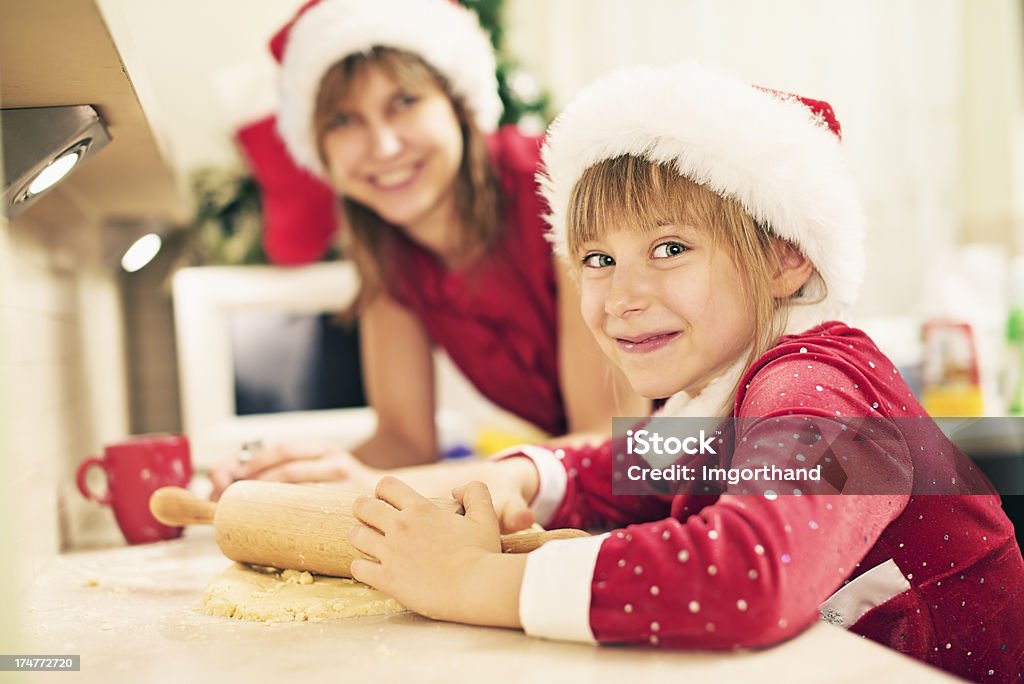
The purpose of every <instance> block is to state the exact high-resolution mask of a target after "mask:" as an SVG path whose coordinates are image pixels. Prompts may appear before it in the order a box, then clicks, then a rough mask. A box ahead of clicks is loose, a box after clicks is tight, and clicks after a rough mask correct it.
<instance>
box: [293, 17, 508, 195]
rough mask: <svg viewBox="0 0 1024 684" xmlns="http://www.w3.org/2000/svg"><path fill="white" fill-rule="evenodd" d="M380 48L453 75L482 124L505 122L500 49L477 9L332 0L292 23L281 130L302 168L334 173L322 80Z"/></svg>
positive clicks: (456, 89) (452, 83)
mask: <svg viewBox="0 0 1024 684" xmlns="http://www.w3.org/2000/svg"><path fill="white" fill-rule="evenodd" d="M375 46H382V47H390V48H396V49H399V50H405V51H407V52H412V53H415V54H416V55H418V56H419V57H421V58H422V59H423V60H424V61H425V62H426V63H427V64H429V65H430V66H432V67H433V68H434V69H436V70H437V71H438V73H440V74H441V75H442V76H444V77H445V78H446V79H447V80H448V83H449V85H450V86H451V89H452V92H453V93H454V94H455V95H457V96H459V97H462V98H463V99H464V101H465V103H466V105H467V107H468V108H469V110H470V112H471V114H472V116H473V117H474V119H475V121H476V123H477V125H478V126H479V127H480V129H481V130H483V131H485V132H490V131H493V130H494V129H495V128H496V127H497V124H498V120H499V119H500V118H501V112H502V106H501V98H500V97H498V82H497V79H496V77H495V61H494V51H493V49H492V48H491V42H490V38H489V37H488V35H487V32H486V31H484V30H483V29H482V28H481V27H480V23H479V21H478V20H477V17H476V14H475V13H474V12H472V11H471V10H467V9H465V8H463V7H461V6H459V5H456V4H454V3H451V2H448V1H447V0H324V1H323V2H321V3H319V4H317V5H314V6H312V7H310V8H309V9H308V10H306V11H305V12H304V13H303V14H302V15H301V16H300V17H299V18H298V20H297V21H296V22H295V24H294V25H293V26H292V27H291V30H290V32H289V35H288V39H287V44H286V47H285V51H284V59H283V61H282V63H281V106H280V111H279V112H278V131H279V132H280V133H281V137H282V139H284V141H285V144H286V145H287V146H288V150H289V151H290V152H291V155H292V157H294V158H295V161H296V162H297V163H298V164H299V166H302V167H303V168H306V169H308V170H309V171H311V172H313V173H314V174H316V175H318V176H320V177H321V178H326V177H327V173H326V170H325V169H324V168H323V164H322V163H321V161H320V155H319V153H318V151H317V141H316V135H315V132H314V131H313V114H314V111H315V108H316V97H317V93H318V92H319V89H320V80H321V79H322V78H323V76H324V74H325V73H327V71H328V69H330V68H331V67H332V66H333V65H334V64H336V63H337V62H339V61H341V60H342V59H344V58H345V57H347V56H348V55H351V54H356V53H361V52H368V51H369V50H371V49H372V48H373V47H375Z"/></svg>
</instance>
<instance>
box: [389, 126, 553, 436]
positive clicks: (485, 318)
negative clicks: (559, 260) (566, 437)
mask: <svg viewBox="0 0 1024 684" xmlns="http://www.w3.org/2000/svg"><path fill="white" fill-rule="evenodd" d="M488 142H489V148H490V154H491V161H492V164H493V166H494V169H495V170H496V172H497V175H498V178H499V181H500V183H501V190H502V199H501V201H502V207H503V210H504V218H505V232H504V234H503V235H502V237H501V239H500V242H499V244H498V245H497V246H496V247H495V248H494V249H492V250H491V252H490V253H489V254H488V255H487V256H485V257H484V258H483V259H482V260H481V261H480V262H478V263H476V264H474V265H473V266H472V267H471V268H470V269H467V270H463V271H448V270H447V269H446V268H445V267H444V265H442V264H441V262H440V261H438V259H437V258H436V257H435V256H434V255H433V254H432V253H430V252H428V251H427V250H425V249H423V248H422V247H420V246H418V245H416V244H415V243H413V242H412V241H410V240H408V239H407V238H405V237H404V236H402V235H401V234H398V233H397V231H396V238H395V242H396V243H397V244H396V247H397V249H396V250H395V252H396V253H395V254H394V258H395V261H394V263H395V268H394V270H393V274H394V275H393V280H394V282H392V283H391V284H390V287H389V290H390V292H391V294H392V296H394V297H395V299H396V300H397V301H398V302H399V303H401V304H402V305H404V306H405V307H407V308H408V309H409V310H410V311H412V312H413V313H414V314H416V316H417V317H418V318H419V319H420V321H421V322H422V323H423V325H424V327H425V328H426V329H427V332H428V333H429V334H430V337H431V339H432V340H433V341H434V342H435V343H436V344H438V345H440V346H441V347H443V348H444V349H445V351H446V352H447V353H448V355H449V356H450V357H451V359H452V361H453V362H454V363H455V365H456V366H457V367H458V368H459V369H460V370H461V371H462V372H463V374H465V376H466V377H467V378H468V379H469V380H470V381H471V382H472V383H473V385H474V386H476V388H477V389H478V390H479V391H480V393H481V394H483V395H484V396H485V397H487V398H488V399H490V400H491V401H493V402H494V403H495V404H497V405H498V406H501V407H502V408H504V409H506V410H508V411H510V412H511V413H514V414H515V415H517V416H520V417H521V418H523V419H525V420H527V421H529V422H530V423H533V424H534V425H536V426H537V427H539V428H540V429H541V430H543V431H544V432H546V433H548V434H551V435H560V434H564V433H565V431H566V428H567V424H566V414H565V408H564V406H563V403H562V394H561V390H560V388H559V381H558V377H559V375H558V305H557V298H556V284H555V271H554V262H553V257H552V254H551V247H550V244H549V243H548V242H547V240H545V239H544V232H545V230H546V224H545V223H544V219H543V216H544V215H545V213H546V208H545V205H544V204H543V201H542V200H541V198H540V196H539V195H538V194H537V183H536V180H535V178H534V175H535V174H536V172H537V166H538V164H539V161H540V151H539V146H540V140H539V139H537V138H530V137H525V136H523V135H522V134H521V133H519V132H518V131H517V130H516V129H515V128H514V127H511V126H509V127H505V128H502V129H501V130H500V131H498V133H496V134H495V135H493V136H491V137H490V139H489V140H488Z"/></svg>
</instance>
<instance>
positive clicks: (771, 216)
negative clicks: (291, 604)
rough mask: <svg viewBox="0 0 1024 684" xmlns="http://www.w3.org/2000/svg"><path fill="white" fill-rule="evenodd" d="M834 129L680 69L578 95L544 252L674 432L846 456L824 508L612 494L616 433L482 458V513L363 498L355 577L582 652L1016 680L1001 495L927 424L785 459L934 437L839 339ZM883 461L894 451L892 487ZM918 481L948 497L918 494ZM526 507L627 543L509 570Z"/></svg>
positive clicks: (384, 490) (840, 271) (564, 132)
mask: <svg viewBox="0 0 1024 684" xmlns="http://www.w3.org/2000/svg"><path fill="white" fill-rule="evenodd" d="M839 137H840V129H839V124H838V122H837V121H836V119H835V117H834V116H833V114H832V110H831V108H830V107H829V106H828V105H827V104H826V103H824V102H818V101H813V100H806V99H802V98H798V97H795V96H791V95H785V94H781V93H778V92H774V91H769V90H764V89H760V88H756V87H752V86H750V85H748V84H746V83H743V82H741V81H738V80H736V79H734V78H733V77H730V76H728V75H724V74H720V73H718V72H715V71H713V70H708V69H706V68H702V67H700V66H697V65H694V64H685V65H681V66H678V67H675V68H669V69H660V70H654V69H631V70H624V71H621V72H618V73H616V74H613V75H611V76H609V77H608V78H606V79H604V80H602V81H600V82H599V83H597V84H596V85H594V86H592V87H590V88H589V89H587V90H585V91H584V92H582V93H581V94H580V95H579V96H578V97H577V99H576V100H575V102H574V103H573V104H572V105H570V106H569V108H567V109H566V111H565V112H564V113H563V114H562V115H561V117H560V118H559V119H558V121H556V123H555V124H554V125H553V127H552V128H551V131H550V133H549V138H548V141H547V144H546V148H545V152H544V159H545V165H546V174H547V175H546V178H545V179H544V190H545V193H546V196H547V199H548V201H549V203H550V206H551V212H552V213H551V224H552V239H553V241H554V243H555V245H556V247H557V248H558V250H559V251H560V252H561V253H562V254H565V255H567V256H568V257H569V258H570V259H571V261H572V262H573V263H574V264H576V272H577V275H578V276H579V278H580V281H581V287H582V311H583V316H584V318H585V320H586V322H587V325H588V327H589V328H590V331H591V332H592V333H593V335H594V337H595V338H596V339H597V342H598V344H599V345H600V346H601V347H602V349H603V350H604V351H605V353H606V354H607V355H608V356H609V357H610V358H611V359H612V360H613V361H614V363H615V364H616V365H617V366H619V367H620V368H621V369H622V370H623V371H624V372H625V374H626V375H627V377H628V378H629V380H630V382H631V383H632V385H633V387H634V388H635V389H636V390H637V391H638V392H639V393H640V394H641V395H643V396H645V397H648V398H651V399H664V400H665V403H664V406H663V408H662V409H661V411H660V413H659V415H660V416H666V417H668V416H673V417H681V416H693V417H705V418H706V417H712V416H720V417H732V418H733V419H735V426H736V427H735V430H736V434H735V438H734V439H735V441H734V445H733V447H732V448H731V451H730V452H729V453H727V454H725V455H724V456H720V457H719V458H721V462H724V463H725V464H726V465H737V464H745V463H775V464H778V465H779V466H784V465H787V464H789V463H790V461H791V459H795V461H801V459H806V460H807V461H808V465H810V464H811V463H813V462H815V460H816V461H817V462H819V463H826V464H831V465H830V466H829V467H828V468H825V470H827V471H829V474H828V475H827V477H826V478H825V479H826V480H827V482H825V481H823V482H822V483H818V484H812V485H811V487H812V490H811V491H813V492H815V493H806V492H805V493H804V494H803V495H799V496H798V495H795V494H796V492H793V489H794V488H795V487H793V485H792V483H787V487H788V488H787V487H783V488H781V489H778V488H777V489H776V491H768V490H767V489H765V490H763V491H762V492H761V493H755V494H744V493H743V491H744V490H745V489H749V485H750V483H748V482H744V483H741V484H740V485H737V486H729V487H728V488H727V489H726V490H725V491H724V492H723V493H721V494H720V495H711V496H687V495H676V496H654V495H648V496H640V495H634V496H623V495H615V494H614V493H613V492H614V489H615V487H614V485H615V483H616V482H617V480H616V478H617V477H621V476H622V473H623V472H624V471H623V469H622V466H624V465H625V464H627V463H629V461H628V458H629V457H628V456H627V454H624V453H623V452H622V450H621V446H622V444H621V442H616V443H612V442H605V443H603V444H600V445H597V446H592V447H586V448H578V449H557V450H554V451H551V450H548V449H544V448H540V447H523V448H520V449H516V450H514V451H513V453H509V454H507V455H506V456H505V457H504V458H503V459H502V460H498V461H496V462H492V463H489V464H486V465H481V466H477V467H476V469H475V471H474V472H473V473H472V474H473V476H474V477H478V478H479V479H480V480H483V481H484V482H485V483H486V484H484V483H482V482H471V483H470V484H468V485H465V486H462V487H459V488H457V489H455V490H454V491H453V496H455V497H456V498H457V499H458V500H460V501H461V502H462V503H463V505H464V507H465V510H466V515H465V517H459V516H452V515H450V514H446V513H443V512H442V511H440V510H439V509H437V508H435V507H433V506H431V505H430V504H429V502H427V501H426V500H425V499H424V498H423V497H422V496H421V495H420V494H419V493H418V492H417V491H415V490H414V489H412V488H411V487H410V486H409V484H406V483H410V484H412V485H414V486H415V487H417V488H418V489H420V490H421V491H431V490H432V493H433V492H436V490H438V489H439V488H440V484H441V483H442V480H443V478H442V476H441V473H440V471H438V470H437V469H434V470H433V471H432V472H426V471H423V470H422V469H411V470H407V471H399V472H398V473H396V475H397V478H402V479H403V480H405V482H403V481H402V480H400V479H397V478H396V477H385V478H383V479H381V480H380V481H379V483H378V484H377V487H376V492H375V493H376V497H375V498H373V497H364V498H361V499H359V500H357V502H356V504H355V506H354V508H353V510H354V512H355V514H356V516H357V517H358V519H359V520H360V521H361V522H362V524H360V525H357V526H356V527H355V528H353V530H352V532H351V539H352V541H353V543H354V544H355V545H356V547H357V548H359V549H360V550H361V551H362V552H364V553H365V554H366V555H367V556H368V557H370V558H371V559H373V560H358V561H356V562H354V563H353V564H352V572H353V574H354V575H355V577H356V578H357V579H359V580H362V581H364V582H367V583H369V584H371V585H373V586H375V587H377V588H379V589H381V590H383V591H385V592H387V593H389V594H391V595H392V596H394V597H395V598H396V599H398V600H399V601H401V602H402V603H403V604H404V605H406V606H408V607H409V608H411V609H412V610H415V611H417V612H420V613H422V614H424V615H427V616H430V617H434V618H437V619H444V620H453V621H460V622H467V623H473V624H484V625H497V626H508V627H517V628H522V629H524V630H525V631H526V632H527V633H528V634H532V635H536V636H541V637H547V638H554V639H569V640H578V641H585V642H601V643H642V644H650V645H653V646H661V647H670V648H710V649H733V648H741V647H755V646H765V645H770V644H774V643H778V642H780V641H782V640H784V639H787V638H789V637H792V636H793V635H795V634H797V633H799V632H800V631H801V630H803V629H805V628H806V627H807V626H808V625H810V624H811V623H812V622H814V621H815V620H817V619H819V617H822V618H824V619H827V620H828V621H829V622H832V623H834V624H839V625H842V626H844V627H845V628H847V629H850V630H852V631H853V632H855V633H858V634H861V635H863V636H866V637H868V638H871V639H873V640H875V641H878V642H879V643H882V644H885V645H887V646H890V647H891V648H894V649H896V650H898V651H901V652H903V653H906V654H909V655H912V656H914V657H916V658H919V659H921V660H924V661H926V662H928V663H932V664H934V665H936V666H938V667H941V668H943V669H946V670H948V671H950V672H954V673H956V674H958V675H961V676H964V677H969V678H973V679H978V680H985V681H1018V679H1019V678H1020V677H1021V676H1022V675H1021V672H1022V660H1024V638H1022V635H1024V590H1022V589H1024V587H1022V582H1024V579H1022V577H1024V562H1022V560H1021V555H1020V551H1019V549H1018V548H1017V546H1016V544H1015V542H1014V539H1013V531H1012V527H1011V525H1010V524H1009V521H1008V520H1007V519H1006V517H1005V515H1004V514H1003V513H1002V511H1001V509H1000V507H999V499H998V496H996V495H994V494H992V493H991V492H992V490H991V486H990V485H988V483H987V481H985V480H984V478H983V477H982V476H980V475H979V474H978V472H977V471H976V470H975V469H973V468H972V467H971V466H970V465H969V464H968V465H965V464H953V465H950V466H949V467H948V468H946V469H945V470H943V471H942V474H943V475H944V476H947V475H950V473H952V475H951V476H950V477H948V480H947V482H948V481H951V483H952V484H950V485H948V486H946V487H943V486H942V483H941V482H937V480H936V478H935V477H934V474H935V473H937V472H939V470H936V468H938V467H939V466H936V463H939V462H940V461H941V459H939V457H938V452H937V451H935V450H929V449H926V447H929V448H930V447H931V446H932V443H931V442H930V441H929V442H928V443H927V444H926V443H925V442H924V441H922V438H919V437H916V436H915V435H916V434H919V433H921V434H923V433H922V431H920V430H916V431H915V429H902V428H901V429H900V430H901V432H902V436H899V435H897V436H896V437H895V438H894V439H891V440H890V441H889V442H886V443H884V444H883V443H882V442H880V441H878V440H872V439H865V440H857V439H854V440H850V441H848V442H846V443H845V444H844V449H843V450H842V451H841V452H840V450H839V447H838V446H836V445H838V444H839V442H833V443H832V444H833V446H832V448H831V450H830V449H829V448H826V447H824V446H822V444H824V443H825V442H826V441H828V440H821V442H820V443H819V442H818V441H816V440H817V438H812V439H807V440H803V441H801V444H802V445H803V446H802V447H801V449H800V451H799V453H794V450H793V449H791V448H790V446H788V445H787V444H790V435H789V434H784V433H786V432H792V429H791V426H792V424H793V422H794V421H795V422H797V423H799V422H801V421H808V420H812V421H813V422H814V423H815V424H816V425H817V426H818V427H819V428H821V429H823V430H826V431H827V430H829V429H830V426H831V427H835V428H836V430H835V431H836V432H837V433H839V432H841V431H842V430H843V425H844V424H845V423H846V422H848V421H850V419H871V420H875V421H877V422H878V424H885V425H893V424H898V423H899V422H900V421H907V422H908V423H909V424H911V425H918V424H920V423H922V422H926V423H928V424H931V421H930V419H928V418H927V415H926V414H925V412H924V411H923V409H922V408H921V406H920V405H919V404H918V402H917V401H915V399H914V397H913V396H912V395H911V393H910V391H909V389H908V388H907V386H906V384H905V383H904V382H903V380H902V379H901V377H900V376H899V374H898V373H897V372H896V370H895V368H894V367H893V364H892V363H891V362H890V361H889V360H888V359H887V358H886V357H885V356H884V355H883V354H882V353H881V352H880V351H879V350H878V348H877V347H876V346H875V345H874V343H873V342H872V341H871V340H870V339H869V338H868V337H867V336H866V335H865V334H864V333H863V332H861V331H859V330H857V329H855V328H851V327H849V326H848V325H846V324H845V323H843V322H842V320H843V318H844V317H845V315H846V311H847V309H848V308H849V305H850V304H851V303H852V302H853V300H854V298H855V296H856V293H857V290H858V287H859V284H860V279H861V272H862V268H863V251H862V246H861V242H862V236H863V228H862V218H861V213H860V211H859V208H858V204H857V201H856V197H855V191H854V186H853V182H852V180H851V178H850V177H849V175H848V173H847V172H846V170H845V168H844V164H843V160H842V156H841V151H840V146H839ZM783 418H785V420H783ZM787 421H789V422H788V423H787ZM779 424H781V425H784V429H783V430H780V429H778V428H776V427H775V426H776V425H779ZM864 434H866V433H864ZM792 437H796V438H801V440H802V437H803V435H792ZM889 437H892V435H889ZM798 441H800V440H798ZM879 445H883V446H885V453H883V452H882V451H881V450H880V446H879ZM776 447H778V448H776ZM840 453H841V456H840V455H839V454H840ZM805 454H806V455H805ZM812 454H813V456H812ZM880 456H881V457H884V462H885V463H889V462H890V461H891V462H892V465H888V466H886V468H888V472H887V473H886V474H885V475H884V476H883V477H878V476H877V475H876V474H875V468H874V466H875V465H878V463H879V462H881V461H880V460H879V459H878V457H880ZM832 458H836V459H841V466H842V467H841V468H840V467H838V465H837V463H836V462H834V461H832V460H831V459H832ZM865 459H866V460H865ZM691 462H696V461H691ZM950 463H952V461H950ZM926 466H927V468H931V469H932V470H926V469H925V468H926ZM469 472H470V471H469V470H466V469H463V470H461V471H458V474H462V475H465V474H467V473H469ZM352 474H353V476H354V477H356V476H366V475H367V473H365V472H362V473H360V472H355V471H353V473H352ZM369 475H375V473H370V474H369ZM926 476H927V477H926ZM926 479H927V480H931V482H937V484H935V485H934V486H933V487H932V489H931V490H930V491H933V492H937V493H927V494H926V493H922V491H923V490H924V489H928V487H929V482H928V481H926ZM463 481H465V480H463ZM879 483H883V484H885V483H887V484H888V486H884V487H883V486H881V485H880V484H879ZM972 491H973V492H982V493H981V494H974V495H968V494H967V492H972ZM824 492H832V493H833V494H832V495H828V494H825V493H824ZM780 494H782V495H780ZM526 502H531V505H532V514H531V513H530V512H529V511H526V510H525V507H526ZM533 515H535V516H536V519H537V521H538V522H540V523H541V524H542V525H544V526H546V527H566V526H573V527H585V528H591V529H593V528H603V529H609V528H618V529H613V531H611V532H608V533H605V534H600V535H597V536H593V537H590V538H585V539H575V540H567V541H559V542H552V543H549V544H547V545H545V546H544V547H542V548H541V549H539V550H537V551H534V552H533V553H530V554H527V555H511V554H506V555H502V554H501V553H500V552H499V543H498V532H499V529H500V528H504V529H505V530H506V531H508V530H511V529H516V528H520V527H522V526H524V525H526V524H528V523H529V522H530V521H531V519H532V517H533Z"/></svg>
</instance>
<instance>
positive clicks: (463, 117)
mask: <svg viewBox="0 0 1024 684" xmlns="http://www.w3.org/2000/svg"><path fill="white" fill-rule="evenodd" d="M371 66H375V67H377V68H379V69H381V70H382V71H383V72H384V73H385V74H387V75H388V76H389V77H390V78H392V79H394V80H395V82H396V83H398V84H399V85H400V86H402V87H404V88H408V89H410V90H415V89H417V88H419V87H422V85H423V84H433V85H436V86H437V87H438V88H440V89H441V90H442V91H443V92H444V93H445V94H446V95H447V96H448V99H449V100H451V102H452V107H453V109H454V110H455V116H456V119H457V120H458V122H459V128H460V130H461V131H462V161H461V163H460V164H459V170H458V174H457V175H456V177H455V181H454V182H455V207H456V211H457V212H458V215H459V218H460V220H461V230H462V235H461V236H460V240H459V244H461V245H465V246H466V247H467V249H470V248H472V247H482V248H483V249H484V250H487V249H490V248H491V247H493V246H494V244H495V243H496V242H497V238H498V236H499V235H500V234H501V231H502V220H501V206H500V200H501V196H500V194H499V191H498V181H497V179H496V177H495V174H494V171H493V169H492V168H491V165H490V161H489V158H488V155H487V141H486V139H485V137H484V135H483V133H482V132H481V131H480V129H479V128H478V127H477V125H476V123H475V122H474V120H473V117H472V116H471V115H470V114H469V112H468V111H467V108H466V105H465V103H464V102H463V101H462V99H461V98H459V97H455V96H453V95H452V90H451V87H450V86H449V84H448V82H447V80H446V79H445V78H444V77H443V76H441V74H439V73H438V72H437V71H436V70H435V69H433V68H432V67H431V66H430V65H429V64H427V63H426V62H424V61H423V60H422V59H420V58H419V57H418V56H416V55H415V54H413V53H411V52H406V51H404V50H396V49H393V48H386V47H379V46H378V47H374V48H372V49H371V50H370V51H369V52H366V53H355V54H351V55H349V56H347V57H346V58H345V59H343V60H341V61H340V62H338V63H337V64H335V65H334V66H332V67H331V68H330V69H328V70H327V72H326V73H325V74H324V77H323V78H322V79H321V81H320V89H319V91H318V93H317V99H316V109H315V111H314V114H313V127H314V134H315V135H316V140H317V145H318V147H319V149H320V156H321V158H322V157H323V145H322V142H323V139H324V136H325V135H326V133H327V130H328V126H329V125H330V121H331V117H332V116H333V115H334V113H335V111H336V107H337V104H338V103H339V102H341V101H342V100H344V98H345V97H347V96H348V94H349V92H350V90H351V88H352V86H353V84H354V83H357V82H358V81H359V79H361V78H363V76H364V75H365V74H366V73H367V70H368V69H369V68H370V67H371ZM325 165H326V162H325ZM342 207H343V208H344V211H345V215H346V217H347V218H348V223H349V229H350V234H349V235H348V236H346V237H347V238H348V239H347V241H346V244H343V245H342V248H343V251H344V252H345V253H346V254H347V255H350V256H351V257H352V258H353V260H354V261H355V263H356V266H357V268H358V269H359V274H360V280H361V286H360V291H359V295H358V296H357V297H356V300H355V303H354V304H353V306H352V309H351V313H355V314H358V313H359V312H361V311H362V309H363V308H364V307H365V305H366V304H367V303H369V301H370V300H371V299H372V298H373V296H374V295H376V294H377V293H378V292H379V291H380V288H381V287H382V286H385V285H386V284H387V283H389V282H390V279H391V278H392V277H393V272H392V269H391V266H392V258H393V249H394V241H395V238H396V237H397V232H396V231H397V230H398V228H397V227H396V226H394V225H392V224H389V223H387V222H386V221H384V220H383V219H382V218H381V217H380V216H379V215H378V214H377V213H376V212H374V211H373V210H371V209H369V208H368V207H366V206H364V205H362V204H360V203H358V202H356V201H354V200H352V199H350V198H347V197H345V198H343V200H342Z"/></svg>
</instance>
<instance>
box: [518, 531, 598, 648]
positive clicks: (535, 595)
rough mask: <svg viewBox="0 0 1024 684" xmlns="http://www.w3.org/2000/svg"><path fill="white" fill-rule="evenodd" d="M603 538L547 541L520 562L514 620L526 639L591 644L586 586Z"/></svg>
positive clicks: (593, 640) (592, 574)
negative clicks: (523, 568) (523, 565)
mask: <svg viewBox="0 0 1024 684" xmlns="http://www.w3.org/2000/svg"><path fill="white" fill-rule="evenodd" d="M607 537H608V534H600V535H597V536H594V537H585V538H581V539H562V540H559V541H552V542H548V543H547V544H545V545H544V546H542V547H540V548H539V549H537V550H536V551H533V552H531V553H530V554H529V555H528V556H527V558H526V571H525V572H524V573H523V583H522V585H521V586H520V589H519V621H520V622H521V623H522V625H523V630H524V631H525V632H526V633H527V634H529V635H530V636H536V637H542V638H545V639H559V640H563V641H582V642H585V643H590V644H593V643H596V640H595V639H594V633H593V631H591V629H590V585H591V583H592V582H593V578H594V567H595V566H596V565H597V556H598V554H599V553H600V552H601V544H603V543H604V540H605V538H607Z"/></svg>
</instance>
